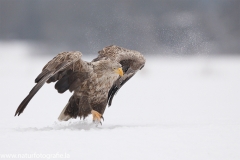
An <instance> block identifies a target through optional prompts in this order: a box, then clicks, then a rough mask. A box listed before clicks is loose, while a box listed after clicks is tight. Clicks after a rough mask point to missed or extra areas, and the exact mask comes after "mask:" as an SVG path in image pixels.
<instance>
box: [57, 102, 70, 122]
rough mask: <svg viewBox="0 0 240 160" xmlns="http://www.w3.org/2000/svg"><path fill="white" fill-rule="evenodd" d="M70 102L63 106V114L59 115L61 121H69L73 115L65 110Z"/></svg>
mask: <svg viewBox="0 0 240 160" xmlns="http://www.w3.org/2000/svg"><path fill="white" fill-rule="evenodd" d="M67 106H68V104H67V105H66V106H65V107H64V108H63V110H62V112H61V114H60V115H59V117H58V120H59V121H68V120H69V119H70V118H71V117H70V116H69V115H65V114H64V112H65V110H66V108H67Z"/></svg>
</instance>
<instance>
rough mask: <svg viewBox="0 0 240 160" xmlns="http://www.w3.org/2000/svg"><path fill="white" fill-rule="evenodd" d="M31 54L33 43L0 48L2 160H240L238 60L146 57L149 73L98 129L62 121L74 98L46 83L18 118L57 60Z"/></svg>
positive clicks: (123, 93)
mask: <svg viewBox="0 0 240 160" xmlns="http://www.w3.org/2000/svg"><path fill="white" fill-rule="evenodd" d="M100 49H101V48H99V50H100ZM32 52H34V51H33V48H32V47H31V45H29V43H24V42H11V43H7V42H1V43H0V75H1V79H0V88H1V92H0V97H1V112H0V114H1V116H0V156H3V154H25V153H27V154H33V153H37V154H55V153H60V154H64V153H67V154H69V155H70V157H71V159H163V160H180V159H182V160H193V159H194V160H203V159H204V160H207V159H209V160H210V159H211V160H216V159H217V160H226V159H227V160H239V159H240V152H239V151H240V118H239V114H240V107H239V106H240V99H239V95H240V83H239V82H240V57H239V56H226V55H225V56H218V57H214V56H206V55H205V56H204V55H199V56H190V57H189V56H188V57H184V56H154V57H153V56H147V57H146V59H147V62H146V65H145V67H144V69H143V70H141V71H140V72H139V73H137V74H136V76H135V77H134V78H132V79H131V80H130V81H129V82H128V83H126V85H125V86H124V87H123V88H122V89H121V90H120V91H119V92H118V94H117V95H116V96H115V98H114V100H113V105H112V106H111V107H110V108H107V109H106V111H105V114H104V117H105V121H104V122H103V125H102V126H99V127H95V126H93V125H91V117H89V118H87V119H86V120H85V121H82V120H81V121H79V119H76V120H70V121H68V122H59V121H58V120H57V117H58V115H59V114H60V112H61V111H62V109H63V107H64V106H65V104H66V103H67V101H68V99H69V97H70V95H71V94H70V93H69V92H66V93H64V94H58V93H57V91H56V90H55V89H54V84H46V85H44V86H43V88H42V89H41V90H40V91H39V92H38V93H37V94H36V96H35V97H34V98H33V99H32V101H31V102H30V103H29V105H28V107H27V108H26V110H25V111H24V113H23V114H22V115H21V116H20V117H14V113H15V110H16V108H17V107H18V105H19V104H20V102H21V101H22V100H23V99H24V98H25V96H26V95H27V94H28V93H29V91H30V89H31V88H32V87H33V85H34V79H35V77H36V76H37V75H38V73H40V71H41V69H42V67H43V66H44V65H45V64H46V63H47V62H48V61H49V60H50V59H51V58H52V56H45V57H42V56H41V57H38V56H36V55H32V54H31V53H32ZM95 56H96V55H95ZM92 58H93V57H86V56H83V59H85V60H88V61H90V60H91V59H92ZM0 158H1V157H0Z"/></svg>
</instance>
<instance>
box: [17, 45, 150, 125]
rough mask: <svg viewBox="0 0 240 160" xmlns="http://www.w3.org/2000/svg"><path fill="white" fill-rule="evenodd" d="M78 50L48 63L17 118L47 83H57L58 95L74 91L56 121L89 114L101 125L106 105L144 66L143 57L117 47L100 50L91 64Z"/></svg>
mask: <svg viewBox="0 0 240 160" xmlns="http://www.w3.org/2000/svg"><path fill="white" fill-rule="evenodd" d="M81 56H82V53H81V52H79V51H68V52H62V53H59V54H58V55H57V56H56V57H54V58H53V59H52V60H50V61H49V62H48V63H47V64H46V65H45V66H44V67H43V69H42V72H41V73H40V74H39V75H38V76H37V78H36V79H35V83H36V85H35V86H34V87H33V88H32V90H31V91H30V92H29V94H28V95H27V97H26V98H25V99H24V100H23V101H22V102H21V104H20V105H19V107H18V108H17V110H16V112H15V116H16V115H18V116H19V115H20V114H21V113H22V112H23V111H24V109H25V108H26V106H27V105H28V103H29V102H30V100H31V99H32V98H33V96H34V95H35V94H36V93H37V92H38V90H39V89H40V88H41V87H42V86H43V85H44V84H45V82H46V83H51V82H56V83H55V89H56V90H57V91H58V93H64V92H65V91H67V90H69V91H70V92H73V95H72V96H71V97H70V99H69V101H68V103H67V104H66V106H65V107H64V109H63V110H62V112H61V114H60V116H59V117H58V120H60V121H67V120H69V119H71V118H77V117H80V119H81V118H83V119H85V118H86V117H87V116H88V115H89V114H92V117H93V122H94V123H96V124H99V123H100V124H102V122H101V120H104V118H103V114H104V111H105V109H106V106H107V105H108V106H111V104H112V100H113V97H114V95H115V94H116V93H117V92H118V91H119V89H120V88H121V87H122V86H123V85H124V84H125V83H126V82H127V81H128V80H129V79H131V78H132V77H133V76H134V75H135V74H136V72H137V71H139V70H141V69H142V68H143V67H144V65H145V61H146V60H145V58H144V56H143V55H142V54H141V53H140V52H138V51H134V50H129V49H125V48H122V47H119V46H116V45H111V46H107V47H105V48H103V49H102V50H101V51H99V52H98V56H97V58H95V59H93V60H92V61H91V62H87V61H84V60H82V59H81Z"/></svg>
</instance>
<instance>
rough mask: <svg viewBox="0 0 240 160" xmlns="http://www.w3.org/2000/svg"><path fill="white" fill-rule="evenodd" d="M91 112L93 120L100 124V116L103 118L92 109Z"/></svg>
mask: <svg viewBox="0 0 240 160" xmlns="http://www.w3.org/2000/svg"><path fill="white" fill-rule="evenodd" d="M91 113H92V116H93V122H94V123H95V124H97V125H98V124H99V123H100V124H101V125H102V122H101V118H102V119H103V120H104V118H103V116H102V115H101V114H100V113H98V112H97V111H95V110H92V111H91Z"/></svg>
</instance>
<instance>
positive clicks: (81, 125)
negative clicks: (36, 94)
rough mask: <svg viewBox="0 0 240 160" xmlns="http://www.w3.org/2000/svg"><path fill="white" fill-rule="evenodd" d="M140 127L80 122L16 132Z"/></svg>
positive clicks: (21, 129) (55, 124)
mask: <svg viewBox="0 0 240 160" xmlns="http://www.w3.org/2000/svg"><path fill="white" fill-rule="evenodd" d="M132 127H140V126H139V125H109V124H108V125H104V124H103V125H101V124H98V125H96V124H94V123H90V122H87V121H79V122H68V123H62V122H55V123H54V124H53V125H51V126H47V127H27V128H16V129H15V130H17V131H20V132H24V131H25V132H27V131H54V130H107V129H117V128H132Z"/></svg>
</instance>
